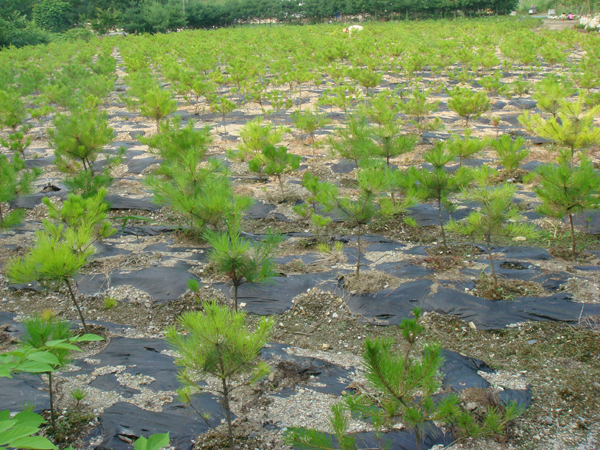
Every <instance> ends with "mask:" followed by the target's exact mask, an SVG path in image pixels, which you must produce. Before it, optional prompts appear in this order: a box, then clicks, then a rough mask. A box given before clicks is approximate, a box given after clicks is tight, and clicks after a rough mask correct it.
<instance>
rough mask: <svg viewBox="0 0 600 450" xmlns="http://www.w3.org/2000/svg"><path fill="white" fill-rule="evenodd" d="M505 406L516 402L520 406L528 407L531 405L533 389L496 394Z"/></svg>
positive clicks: (505, 390)
mask: <svg viewBox="0 0 600 450" xmlns="http://www.w3.org/2000/svg"><path fill="white" fill-rule="evenodd" d="M496 395H497V396H498V399H499V400H500V402H501V403H502V404H503V405H508V404H509V403H510V402H516V403H517V405H519V406H524V407H528V406H529V404H530V403H531V387H530V386H527V389H504V390H502V391H500V392H498V393H497V394H496Z"/></svg>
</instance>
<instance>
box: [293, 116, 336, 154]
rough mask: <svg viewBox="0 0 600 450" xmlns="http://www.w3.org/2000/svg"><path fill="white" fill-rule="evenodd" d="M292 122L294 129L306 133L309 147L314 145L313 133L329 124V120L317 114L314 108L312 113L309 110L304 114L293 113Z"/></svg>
mask: <svg viewBox="0 0 600 450" xmlns="http://www.w3.org/2000/svg"><path fill="white" fill-rule="evenodd" d="M292 120H293V121H294V126H295V127H296V128H298V129H299V130H302V131H304V132H305V133H308V135H309V136H310V143H311V145H314V143H315V131H317V130H318V129H319V128H323V127H324V126H326V125H329V124H330V123H331V120H330V119H329V118H328V117H327V116H326V115H325V114H321V113H319V112H318V110H317V109H316V108H315V110H314V111H311V110H310V109H307V110H305V111H304V112H302V111H300V110H298V111H294V112H293V113H292Z"/></svg>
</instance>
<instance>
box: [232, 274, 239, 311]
mask: <svg viewBox="0 0 600 450" xmlns="http://www.w3.org/2000/svg"><path fill="white" fill-rule="evenodd" d="M238 287H239V284H238V283H237V282H236V281H234V282H233V308H234V311H235V312H237V310H238Z"/></svg>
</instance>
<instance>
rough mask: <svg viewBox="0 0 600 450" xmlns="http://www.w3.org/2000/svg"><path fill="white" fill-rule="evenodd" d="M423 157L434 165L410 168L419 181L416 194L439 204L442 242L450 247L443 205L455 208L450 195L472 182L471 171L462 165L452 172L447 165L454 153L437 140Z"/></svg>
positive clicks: (449, 209)
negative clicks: (418, 168) (430, 168)
mask: <svg viewBox="0 0 600 450" xmlns="http://www.w3.org/2000/svg"><path fill="white" fill-rule="evenodd" d="M423 158H424V159H425V161H427V162H428V163H429V164H431V165H432V166H433V169H432V170H429V169H428V168H422V169H420V170H417V169H415V168H414V167H413V168H411V169H410V176H411V177H412V178H413V179H414V180H415V181H418V182H419V185H418V186H417V187H416V190H415V194H416V196H417V197H419V198H420V199H421V200H430V199H433V200H435V201H436V203H437V206H438V217H439V222H440V231H441V234H442V244H443V246H444V248H445V249H447V248H448V241H447V239H446V231H445V228H444V220H443V216H442V206H444V207H445V208H446V209H447V210H448V211H449V212H450V213H452V212H453V210H454V204H453V202H452V200H451V199H450V195H452V194H454V193H457V192H460V190H461V189H462V188H463V187H464V186H466V185H467V184H468V183H469V182H470V172H469V170H468V169H466V168H464V167H461V168H460V169H458V170H457V171H455V172H453V173H450V172H448V171H447V170H446V168H445V166H446V164H448V163H449V162H450V161H453V160H454V154H452V153H450V152H449V151H448V149H447V146H446V144H444V143H443V142H436V144H435V147H434V148H433V149H432V150H430V151H428V152H426V153H425V154H423Z"/></svg>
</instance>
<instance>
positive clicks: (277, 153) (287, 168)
mask: <svg viewBox="0 0 600 450" xmlns="http://www.w3.org/2000/svg"><path fill="white" fill-rule="evenodd" d="M262 158H264V161H265V163H266V164H265V166H264V169H263V171H264V173H266V174H267V175H275V176H276V177H277V179H278V180H279V187H280V188H281V196H282V198H284V199H285V192H284V190H283V180H282V175H283V174H286V173H290V172H293V171H295V170H297V169H298V167H300V160H301V159H302V158H301V157H300V156H298V155H292V154H291V153H288V151H287V148H286V147H285V146H284V145H281V146H279V147H275V146H274V145H266V146H265V147H264V148H263V150H262ZM250 170H252V161H250Z"/></svg>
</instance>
